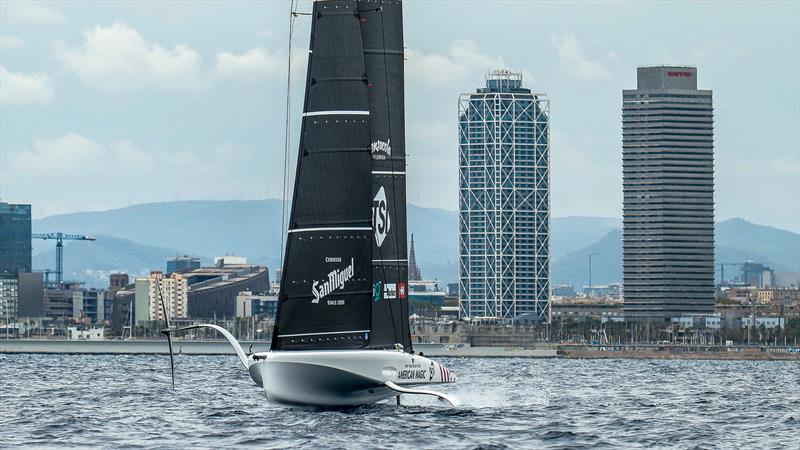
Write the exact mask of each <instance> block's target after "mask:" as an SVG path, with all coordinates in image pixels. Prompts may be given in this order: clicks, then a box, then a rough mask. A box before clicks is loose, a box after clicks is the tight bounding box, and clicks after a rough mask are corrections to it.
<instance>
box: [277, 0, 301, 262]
mask: <svg viewBox="0 0 800 450" xmlns="http://www.w3.org/2000/svg"><path fill="white" fill-rule="evenodd" d="M297 15H298V13H297V0H290V2H289V44H288V49H287V50H288V51H287V64H286V128H285V130H284V146H285V148H284V152H283V191H282V198H281V249H280V252H281V258H280V267H281V269H283V258H284V256H285V255H284V253H285V247H284V245H285V242H284V240H285V239H287V238H286V222H287V218H286V198H287V197H288V196H289V192H288V191H289V188H288V186H289V159H290V158H289V157H290V153H291V132H292V130H291V113H292V100H291V99H292V36H293V35H294V21H295V19H296V18H297Z"/></svg>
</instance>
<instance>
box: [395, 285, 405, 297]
mask: <svg viewBox="0 0 800 450" xmlns="http://www.w3.org/2000/svg"><path fill="white" fill-rule="evenodd" d="M397 298H399V299H400V300H405V298H406V284H405V283H397Z"/></svg>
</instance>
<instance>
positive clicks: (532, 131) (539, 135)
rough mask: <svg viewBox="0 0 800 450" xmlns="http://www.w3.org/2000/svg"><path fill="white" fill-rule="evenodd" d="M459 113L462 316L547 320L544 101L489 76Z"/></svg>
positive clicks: (511, 76)
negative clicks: (484, 85) (483, 85)
mask: <svg viewBox="0 0 800 450" xmlns="http://www.w3.org/2000/svg"><path fill="white" fill-rule="evenodd" d="M458 106H459V107H458V117H459V132H458V155H459V182H458V184H459V222H458V235H459V296H460V300H461V303H460V304H461V316H462V317H470V318H477V317H491V318H495V319H501V320H510V319H518V320H531V321H539V320H545V321H547V320H549V317H550V304H549V297H550V126H549V123H550V101H549V100H548V99H546V98H545V96H544V95H543V94H534V93H532V92H531V91H530V89H526V88H523V87H522V75H521V74H520V73H514V72H508V71H495V72H492V73H490V74H489V75H488V76H487V77H486V87H484V88H479V89H478V90H477V91H476V92H474V93H467V94H462V95H461V97H460V98H459V102H458Z"/></svg>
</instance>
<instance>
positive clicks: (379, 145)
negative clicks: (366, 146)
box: [370, 139, 392, 160]
mask: <svg viewBox="0 0 800 450" xmlns="http://www.w3.org/2000/svg"><path fill="white" fill-rule="evenodd" d="M391 141H392V140H391V139H387V140H386V142H384V141H381V140H378V141H375V142H373V143H372V144H370V149H371V150H372V152H371V153H372V159H376V160H385V159H388V158H389V157H390V156H392V146H391V144H390V142H391Z"/></svg>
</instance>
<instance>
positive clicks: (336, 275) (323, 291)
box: [311, 258, 355, 305]
mask: <svg viewBox="0 0 800 450" xmlns="http://www.w3.org/2000/svg"><path fill="white" fill-rule="evenodd" d="M325 259H326V261H327V260H328V259H329V258H325ZM330 259H332V260H335V259H338V260H340V261H341V258H330ZM354 267H355V261H354V259H353V258H350V265H349V266H347V267H345V268H344V269H341V270H340V269H333V270H332V271H330V272H329V273H328V279H327V280H325V281H314V284H312V285H311V293H312V294H313V295H314V300H311V303H319V301H320V299H322V298H323V297H325V296H327V295H328V294H330V293H331V292H333V291H337V290H339V289H342V288H343V287H344V283H345V282H347V281H350V280H351V279H353V274H355V269H354ZM339 302H341V303H339ZM328 304H329V305H339V304H344V300H336V301H334V303H331V302H330V301H329V302H328Z"/></svg>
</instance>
